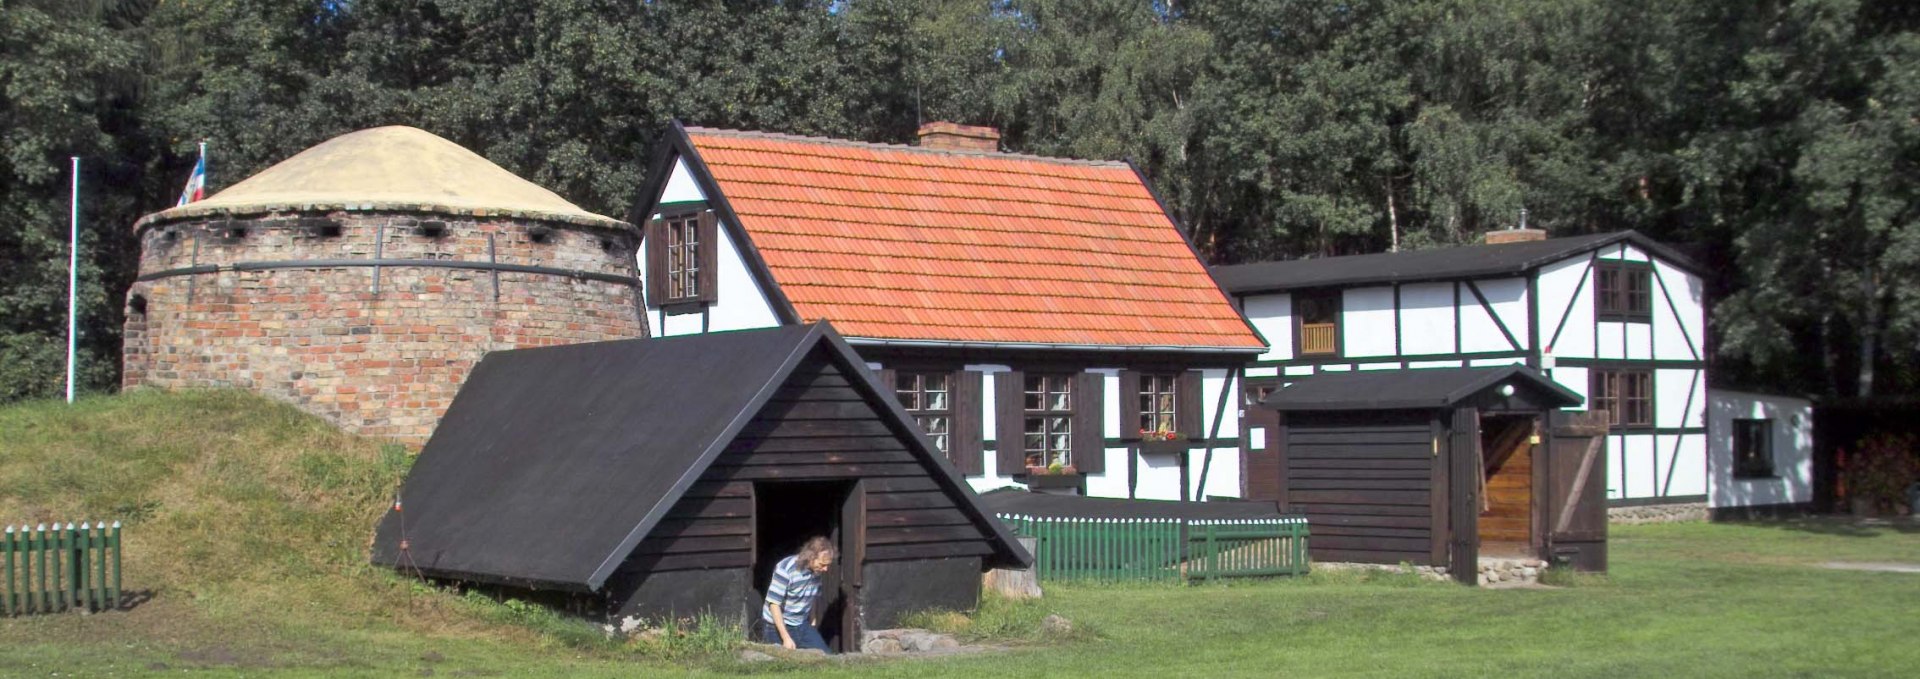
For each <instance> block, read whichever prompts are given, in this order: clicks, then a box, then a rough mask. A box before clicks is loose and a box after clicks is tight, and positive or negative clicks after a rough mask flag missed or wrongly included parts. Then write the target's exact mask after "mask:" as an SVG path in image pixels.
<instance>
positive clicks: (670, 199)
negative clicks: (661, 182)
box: [660, 158, 707, 203]
mask: <svg viewBox="0 0 1920 679" xmlns="http://www.w3.org/2000/svg"><path fill="white" fill-rule="evenodd" d="M706 199H707V196H706V194H704V193H702V192H701V191H700V186H699V183H697V182H695V181H694V180H693V172H692V171H690V170H688V169H687V161H686V160H684V159H681V158H675V159H673V176H671V177H668V178H667V188H666V189H665V190H663V191H661V192H660V202H662V203H685V202H688V201H696V200H706Z"/></svg>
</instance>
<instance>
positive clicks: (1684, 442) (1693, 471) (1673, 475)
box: [1660, 434, 1707, 496]
mask: <svg viewBox="0 0 1920 679" xmlns="http://www.w3.org/2000/svg"><path fill="white" fill-rule="evenodd" d="M1676 441H1677V442H1678V447H1677V450H1676V446H1675V443H1676ZM1660 448H1661V450H1660V454H1661V459H1662V460H1664V461H1668V462H1670V463H1671V466H1670V467H1669V468H1668V469H1667V475H1666V478H1663V479H1661V484H1660V485H1661V488H1660V490H1661V493H1660V494H1661V495H1669V496H1687V495H1706V494H1707V437H1706V436H1705V435H1703V434H1680V435H1668V436H1662V437H1660Z"/></svg>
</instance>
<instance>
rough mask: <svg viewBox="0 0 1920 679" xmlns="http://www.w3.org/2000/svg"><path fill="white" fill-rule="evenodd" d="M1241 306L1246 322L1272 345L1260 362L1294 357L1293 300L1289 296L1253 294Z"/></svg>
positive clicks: (1245, 298)
mask: <svg viewBox="0 0 1920 679" xmlns="http://www.w3.org/2000/svg"><path fill="white" fill-rule="evenodd" d="M1240 305H1241V311H1243V312H1245V313H1246V314H1247V320H1249V321H1252V322H1253V328H1254V329H1255V330H1259V331H1260V335H1261V336H1262V337H1265V338H1267V342H1268V344H1270V345H1271V346H1269V347H1268V349H1267V353H1264V354H1261V355H1260V358H1259V360H1262V361H1284V360H1287V359H1290V358H1293V297H1292V296H1290V295H1288V294H1286V293H1279V294H1272V295H1254V296H1251V297H1242V298H1241V300H1240Z"/></svg>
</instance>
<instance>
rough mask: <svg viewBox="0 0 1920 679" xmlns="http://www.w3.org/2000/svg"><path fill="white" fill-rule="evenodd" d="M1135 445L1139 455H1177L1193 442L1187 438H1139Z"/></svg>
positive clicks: (1190, 446)
mask: <svg viewBox="0 0 1920 679" xmlns="http://www.w3.org/2000/svg"><path fill="white" fill-rule="evenodd" d="M1137 445H1138V446H1139V447H1140V454H1141V455H1178V454H1180V453H1184V452H1187V451H1188V450H1190V449H1192V448H1193V442H1192V441H1189V440H1187V439H1173V440H1154V439H1141V440H1140V443H1139V444H1137Z"/></svg>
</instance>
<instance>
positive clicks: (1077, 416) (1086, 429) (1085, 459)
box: [1072, 372, 1107, 474]
mask: <svg viewBox="0 0 1920 679" xmlns="http://www.w3.org/2000/svg"><path fill="white" fill-rule="evenodd" d="M1106 387H1107V376H1106V375H1102V374H1100V373H1093V372H1086V373H1080V374H1078V375H1074V376H1073V444H1072V445H1073V467H1074V468H1075V469H1078V470H1080V473H1082V474H1098V473H1101V472H1104V471H1106V470H1107V428H1106V421H1107V417H1106V415H1107V399H1106V391H1107V389H1106Z"/></svg>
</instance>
